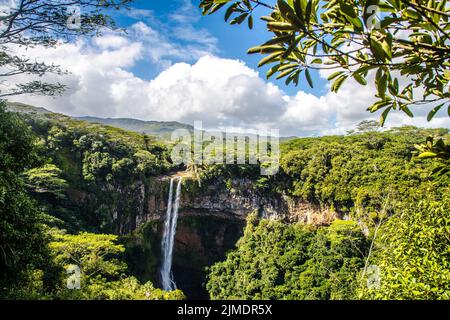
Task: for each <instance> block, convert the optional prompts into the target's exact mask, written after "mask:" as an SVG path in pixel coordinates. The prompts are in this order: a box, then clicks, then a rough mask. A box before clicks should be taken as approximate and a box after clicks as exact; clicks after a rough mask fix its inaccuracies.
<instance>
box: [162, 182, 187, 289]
mask: <svg viewBox="0 0 450 320" xmlns="http://www.w3.org/2000/svg"><path fill="white" fill-rule="evenodd" d="M181 180H182V178H181V177H180V180H178V185H177V191H176V193H175V203H173V202H172V198H173V179H170V188H169V199H168V202H167V213H166V219H165V221H164V234H163V237H162V242H161V246H162V253H163V262H162V265H161V270H160V273H161V283H162V287H163V290H166V291H171V290H175V289H176V288H177V285H176V283H175V281H174V278H173V273H172V253H173V243H174V240H175V232H176V229H177V220H178V208H179V207H180V196H181Z"/></svg>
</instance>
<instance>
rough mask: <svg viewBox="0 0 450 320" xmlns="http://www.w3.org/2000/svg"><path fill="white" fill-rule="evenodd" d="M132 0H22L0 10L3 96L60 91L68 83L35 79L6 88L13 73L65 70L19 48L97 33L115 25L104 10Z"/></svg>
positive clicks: (0, 70)
mask: <svg viewBox="0 0 450 320" xmlns="http://www.w3.org/2000/svg"><path fill="white" fill-rule="evenodd" d="M129 2H131V0H60V1H53V0H39V1H37V0H19V1H17V5H16V6H15V7H10V8H8V9H7V10H3V11H0V84H1V86H2V87H3V88H1V87H0V97H6V96H13V95H20V94H42V95H56V94H61V93H62V92H63V91H64V89H65V85H63V84H61V83H46V82H43V81H40V80H32V81H30V82H27V83H19V84H16V85H15V86H14V87H12V88H7V87H6V86H5V85H4V84H5V82H6V80H7V79H10V77H13V76H17V75H21V74H26V75H32V76H35V77H36V78H40V77H42V76H43V75H45V74H48V73H53V74H64V73H66V71H64V70H62V69H61V68H60V67H59V66H57V65H54V64H48V63H45V62H39V61H35V60H32V59H29V58H27V57H25V56H22V55H19V54H18V53H17V49H18V48H20V50H24V48H30V47H34V46H44V47H54V46H56V45H57V44H58V43H61V42H63V41H69V40H71V39H73V38H74V37H75V36H80V35H93V34H98V33H99V32H101V30H102V29H104V28H110V29H115V25H114V21H113V20H112V19H111V18H110V17H109V16H107V15H105V14H104V13H103V12H104V11H105V10H106V9H108V8H114V9H120V8H121V7H126V5H127V4H128V3H129Z"/></svg>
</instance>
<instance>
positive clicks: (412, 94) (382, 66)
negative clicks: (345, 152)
mask: <svg viewBox="0 0 450 320" xmlns="http://www.w3.org/2000/svg"><path fill="white" fill-rule="evenodd" d="M446 4H447V1H446V0H440V1H439V0H430V1H423V0H287V1H286V0H278V1H276V5H275V4H274V5H272V4H271V3H267V2H263V1H257V0H239V1H236V0H202V1H201V2H200V8H201V9H202V11H203V14H204V15H206V14H213V13H215V12H217V11H218V10H219V9H221V8H223V7H225V6H227V5H228V8H227V10H226V12H225V20H226V21H230V23H231V24H242V23H243V22H245V21H246V20H247V22H248V26H249V27H250V28H253V26H254V23H253V13H254V10H255V9H257V8H264V9H265V10H269V11H270V12H269V13H268V15H266V16H263V17H261V19H262V20H263V21H265V22H266V25H267V29H268V31H269V32H271V33H272V34H273V37H272V38H271V39H269V40H268V41H266V42H265V43H263V44H261V45H259V46H256V47H253V48H251V49H249V51H248V53H249V54H255V53H259V54H264V55H266V56H265V57H264V58H263V59H262V60H261V61H260V62H259V64H258V66H259V67H262V66H264V65H268V64H272V67H271V68H270V69H269V70H268V72H267V78H270V77H272V76H276V78H277V79H281V78H285V79H286V84H287V85H289V84H291V83H293V84H294V85H298V84H299V81H300V75H301V74H302V73H303V74H304V76H305V79H306V81H307V83H308V84H309V85H310V86H311V87H313V80H312V77H311V72H310V70H331V71H330V72H331V74H330V76H329V77H328V80H330V81H333V84H332V86H331V90H332V91H333V92H338V91H339V89H340V87H341V86H342V84H343V83H344V82H345V81H346V80H348V79H350V78H353V79H354V80H356V81H357V82H358V83H359V84H361V85H363V86H365V85H367V84H368V81H369V80H370V74H371V72H374V73H375V80H374V82H375V86H376V89H377V93H376V97H377V101H376V102H375V103H374V104H373V105H372V106H370V107H369V108H368V111H370V112H372V113H374V112H378V111H382V112H381V119H380V123H381V125H384V123H385V120H386V118H387V116H388V114H389V112H390V111H392V110H401V111H403V112H404V113H405V114H407V115H408V116H409V117H413V116H414V112H413V111H416V110H415V109H413V108H423V107H424V106H426V107H429V108H431V110H430V111H429V112H428V117H427V119H428V121H431V120H432V119H433V117H434V116H435V115H436V114H437V113H438V111H439V110H441V109H443V108H447V112H448V114H449V116H450V101H449V98H450V92H449V81H450V61H449V58H450V42H449V40H450V32H449V30H450V24H449V17H450V10H449V8H448V7H447V6H446ZM332 71H334V72H332Z"/></svg>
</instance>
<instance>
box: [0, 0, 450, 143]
mask: <svg viewBox="0 0 450 320" xmlns="http://www.w3.org/2000/svg"><path fill="white" fill-rule="evenodd" d="M0 1H2V0H0ZM271 2H274V1H273V0H271ZM198 3H199V0H171V1H167V0H151V1H144V0H135V1H134V2H133V4H132V7H131V9H130V10H129V11H120V12H118V13H116V12H115V13H114V14H113V18H114V20H115V21H116V22H117V24H118V26H120V27H122V28H125V29H126V30H127V31H126V33H123V32H108V31H106V32H104V33H103V34H102V35H101V36H99V37H88V38H82V37H80V38H77V39H75V41H73V42H71V43H65V44H61V45H58V46H57V47H56V48H51V49H48V48H39V47H36V48H33V49H28V50H27V51H26V52H19V53H21V54H24V55H27V56H28V57H29V58H31V59H36V60H42V61H45V62H48V63H56V64H58V65H60V66H61V67H62V68H64V69H66V70H68V71H69V74H67V75H64V76H56V75H46V76H45V77H44V80H48V81H51V82H52V81H53V82H56V81H59V82H62V83H65V84H66V85H67V86H68V90H67V91H66V92H65V93H64V94H63V95H62V96H61V97H55V98H49V97H39V96H25V95H24V96H20V97H18V98H16V100H17V101H20V102H24V103H30V104H32V105H38V106H42V107H45V108H48V109H50V110H52V111H56V112H61V113H65V114H68V115H74V116H85V115H90V116H99V117H111V118H118V117H127V118H136V119H141V120H158V121H179V122H183V123H189V124H193V123H194V121H202V122H203V127H204V128H205V129H219V130H224V129H232V130H234V131H239V132H252V131H254V130H258V129H261V128H267V129H279V130H280V133H281V134H282V135H284V136H288V135H289V136H290V135H296V136H316V135H328V134H343V133H345V132H346V131H347V130H351V129H353V128H355V126H356V125H357V124H358V123H359V122H360V121H362V120H368V119H374V120H377V119H378V118H379V116H380V115H379V114H371V113H369V112H368V111H367V110H366V109H367V107H368V106H370V105H371V104H372V103H374V102H375V98H374V95H375V89H374V85H373V81H374V76H373V75H372V76H371V78H370V79H369V83H370V82H372V84H371V85H368V86H366V87H362V86H361V85H359V84H358V83H356V82H355V81H354V80H351V79H350V80H348V81H346V82H345V83H344V85H343V86H342V87H341V89H340V90H339V92H338V93H333V92H331V91H330V86H329V83H328V81H327V80H326V75H325V74H319V73H316V72H313V79H314V84H315V87H314V89H311V88H310V87H309V86H308V85H307V83H306V80H304V79H303V81H301V83H300V85H299V86H298V87H294V86H289V87H288V86H285V84H284V81H282V80H281V81H276V80H274V79H271V80H270V81H267V80H266V77H265V73H266V71H267V68H263V69H258V68H257V64H258V61H259V60H260V59H261V56H258V55H247V54H246V52H247V49H248V48H250V47H252V46H255V45H259V44H261V43H263V42H265V41H266V40H268V39H269V37H270V33H268V32H267V31H266V28H265V24H264V23H263V22H262V21H260V20H259V19H257V17H255V18H256V19H255V26H254V29H253V30H249V29H248V28H247V26H246V25H241V26H230V25H228V24H227V23H225V22H224V19H223V14H224V12H218V13H216V14H214V15H212V16H206V17H203V16H202V15H201V12H200V9H199V8H198ZM266 13H267V11H264V9H263V8H262V10H261V11H259V14H261V15H262V14H266ZM18 50H19V51H20V50H22V49H21V48H19V49H18ZM25 80H30V79H22V78H21V79H18V81H25ZM11 83H13V81H11ZM426 111H427V110H425V109H421V110H415V112H416V116H415V117H414V119H410V118H408V117H406V116H405V115H404V114H402V113H400V112H395V113H392V114H391V115H390V116H389V118H388V121H387V123H386V125H387V126H388V127H389V126H402V125H416V126H420V127H449V121H448V117H447V116H446V115H445V114H444V112H441V114H438V115H437V117H436V118H435V119H434V120H433V121H432V122H427V121H426V114H427V112H426ZM442 111H444V110H442Z"/></svg>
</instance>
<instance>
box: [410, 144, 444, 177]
mask: <svg viewBox="0 0 450 320" xmlns="http://www.w3.org/2000/svg"><path fill="white" fill-rule="evenodd" d="M416 149H417V150H418V151H419V158H422V159H426V158H431V159H438V164H437V165H436V167H435V168H434V169H433V172H432V174H433V175H434V176H436V177H437V178H438V179H440V178H450V144H449V143H445V141H444V140H443V139H442V138H440V139H438V140H437V141H436V142H434V137H433V136H430V137H428V138H427V142H426V143H425V144H423V145H416Z"/></svg>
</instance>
